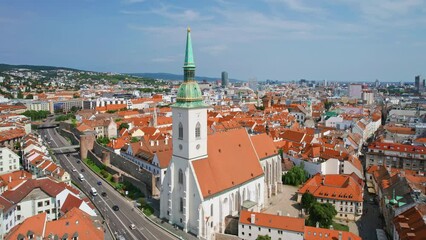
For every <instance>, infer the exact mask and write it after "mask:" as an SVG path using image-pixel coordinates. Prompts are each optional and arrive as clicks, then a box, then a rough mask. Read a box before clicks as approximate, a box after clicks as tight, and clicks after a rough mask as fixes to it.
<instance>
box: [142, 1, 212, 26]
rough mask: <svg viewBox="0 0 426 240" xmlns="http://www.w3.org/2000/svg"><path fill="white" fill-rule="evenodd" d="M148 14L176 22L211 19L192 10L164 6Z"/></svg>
mask: <svg viewBox="0 0 426 240" xmlns="http://www.w3.org/2000/svg"><path fill="white" fill-rule="evenodd" d="M149 12H150V13H153V14H156V15H159V16H161V17H164V18H167V19H169V20H172V21H177V22H193V21H206V20H211V19H212V17H211V16H202V15H201V14H200V12H198V11H195V10H192V9H183V8H177V7H172V6H170V5H164V4H163V5H161V6H160V7H158V8H155V9H152V10H150V11H149Z"/></svg>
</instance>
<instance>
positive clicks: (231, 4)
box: [0, 0, 426, 82]
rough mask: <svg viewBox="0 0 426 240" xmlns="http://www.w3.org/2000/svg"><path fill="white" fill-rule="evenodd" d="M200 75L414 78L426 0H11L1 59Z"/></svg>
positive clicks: (0, 30) (424, 60) (421, 64)
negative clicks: (192, 70)
mask: <svg viewBox="0 0 426 240" xmlns="http://www.w3.org/2000/svg"><path fill="white" fill-rule="evenodd" d="M187 26H190V27H191V29H192V40H193V45H194V46H193V47H194V54H195V61H196V64H197V70H196V74H197V75H198V76H211V77H218V78H219V77H220V73H221V71H227V72H228V73H229V76H230V78H237V79H241V80H248V79H251V78H257V79H258V80H260V81H261V80H265V79H278V80H298V79H301V78H306V79H317V80H321V79H327V80H328V81H356V82H358V81H374V80H375V79H379V80H381V81H413V79H414V75H417V74H423V75H425V74H426V0H256V1H255V0H232V1H228V0H194V1H182V0H173V1H163V0H37V1H34V0H2V1H0V62H1V63H10V64H35V65H54V66H66V67H74V68H79V69H87V70H94V71H112V72H169V73H178V74H180V73H181V72H182V65H183V58H184V48H185V46H184V43H185V34H186V31H185V29H186V27H187Z"/></svg>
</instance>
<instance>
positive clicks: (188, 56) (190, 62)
mask: <svg viewBox="0 0 426 240" xmlns="http://www.w3.org/2000/svg"><path fill="white" fill-rule="evenodd" d="M187 67H191V68H195V62H194V55H193V53H192V41H191V29H190V28H188V29H187V31H186V49H185V63H184V68H187Z"/></svg>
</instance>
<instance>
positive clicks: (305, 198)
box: [302, 192, 316, 211]
mask: <svg viewBox="0 0 426 240" xmlns="http://www.w3.org/2000/svg"><path fill="white" fill-rule="evenodd" d="M315 202H316V200H315V197H314V195H312V194H310V193H308V192H305V193H304V194H303V195H302V208H304V209H306V210H308V211H309V208H311V206H312V204H314V203H315Z"/></svg>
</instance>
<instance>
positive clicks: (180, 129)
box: [179, 123, 183, 139]
mask: <svg viewBox="0 0 426 240" xmlns="http://www.w3.org/2000/svg"><path fill="white" fill-rule="evenodd" d="M179 139H183V125H182V123H179Z"/></svg>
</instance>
